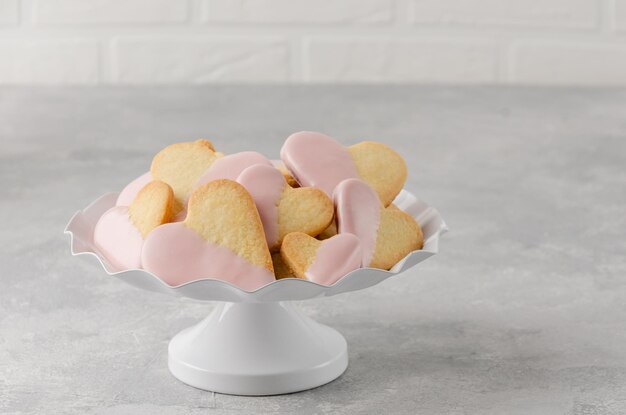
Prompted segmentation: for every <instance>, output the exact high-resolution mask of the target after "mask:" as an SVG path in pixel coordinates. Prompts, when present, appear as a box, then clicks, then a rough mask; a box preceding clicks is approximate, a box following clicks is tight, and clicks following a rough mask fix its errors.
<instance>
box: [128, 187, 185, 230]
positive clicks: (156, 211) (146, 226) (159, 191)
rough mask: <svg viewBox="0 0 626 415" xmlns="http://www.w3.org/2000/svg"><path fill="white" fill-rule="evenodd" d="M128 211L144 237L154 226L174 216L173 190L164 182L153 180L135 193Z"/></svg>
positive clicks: (169, 220) (170, 219) (168, 220)
mask: <svg viewBox="0 0 626 415" xmlns="http://www.w3.org/2000/svg"><path fill="white" fill-rule="evenodd" d="M128 212H129V216H130V220H131V221H132V222H133V224H134V225H135V226H136V227H137V229H139V232H140V233H141V236H142V237H143V238H144V239H145V238H146V236H148V234H149V233H150V232H152V230H153V229H154V228H156V227H157V226H159V225H163V224H164V223H169V222H171V221H172V219H173V218H174V192H173V191H172V188H171V187H170V186H168V185H167V184H166V183H163V182H162V181H159V180H153V181H151V182H150V183H148V184H147V185H145V186H144V187H143V188H142V189H141V190H140V191H139V193H137V196H136V197H135V199H134V200H133V201H132V203H131V204H130V206H129V207H128Z"/></svg>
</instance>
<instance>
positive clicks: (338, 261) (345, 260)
mask: <svg viewBox="0 0 626 415" xmlns="http://www.w3.org/2000/svg"><path fill="white" fill-rule="evenodd" d="M280 254H281V256H282V257H283V260H284V261H285V263H286V264H287V265H288V266H289V268H290V269H291V270H293V272H294V273H295V275H296V276H297V277H298V278H305V279H307V280H309V281H313V282H316V283H318V284H323V285H332V284H334V283H335V282H337V281H338V280H339V279H340V278H341V277H343V276H344V275H346V274H348V273H349V272H351V271H354V270H355V269H357V268H360V267H361V258H362V256H363V254H362V252H361V245H360V243H359V239H358V238H357V237H356V236H355V235H352V234H349V233H346V234H341V235H335V236H333V237H332V238H330V239H326V240H324V241H319V240H317V239H315V238H313V237H312V236H309V235H307V234H305V233H301V232H293V233H290V234H289V235H287V236H286V237H285V239H284V241H283V245H282V247H281V249H280Z"/></svg>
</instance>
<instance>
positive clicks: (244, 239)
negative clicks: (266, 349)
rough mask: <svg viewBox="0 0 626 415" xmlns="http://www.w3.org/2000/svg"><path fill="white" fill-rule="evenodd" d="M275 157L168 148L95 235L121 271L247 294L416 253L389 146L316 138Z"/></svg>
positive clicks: (200, 146)
mask: <svg viewBox="0 0 626 415" xmlns="http://www.w3.org/2000/svg"><path fill="white" fill-rule="evenodd" d="M280 156H281V160H280V161H276V160H269V159H267V158H266V157H265V156H263V155H262V154H260V153H257V152H253V151H246V152H241V153H235V154H230V155H224V154H222V153H220V152H217V151H216V150H215V148H214V147H213V144H212V143H211V142H210V141H208V140H197V141H193V142H184V143H176V144H172V145H170V146H168V147H166V148H164V149H163V150H161V151H160V152H159V153H158V154H157V155H156V156H155V157H154V159H153V160H152V165H151V167H150V172H148V173H146V174H144V175H143V176H140V177H139V178H137V179H136V180H134V181H133V182H131V183H130V184H129V185H127V186H126V187H125V188H124V190H122V192H121V193H120V195H119V197H118V199H117V203H116V206H114V207H112V208H111V209H109V210H108V211H107V212H105V213H104V214H103V215H102V217H101V218H100V220H99V221H98V223H97V225H96V227H95V229H94V243H95V245H96V247H97V248H98V250H99V251H100V254H101V255H102V256H103V257H104V258H105V259H106V260H107V261H108V262H109V263H110V264H111V265H112V266H113V267H114V268H117V269H119V270H126V269H145V270H147V271H149V272H151V273H152V274H154V275H156V276H157V277H159V278H161V279H162V280H163V281H165V282H166V283H168V284H170V285H172V286H178V285H181V284H184V283H187V282H190V281H194V280H198V279H205V278H214V279H220V280H224V281H227V282H230V283H232V284H234V285H237V286H239V287H240V288H242V289H244V290H247V291H253V290H256V289H258V288H260V287H262V286H264V285H266V284H268V283H271V282H272V281H275V280H276V279H280V278H304V279H308V280H310V281H313V282H316V283H319V284H324V285H331V284H333V283H335V282H336V281H338V280H339V279H340V278H341V277H343V276H344V275H346V274H348V273H349V272H351V271H353V270H355V269H358V268H361V267H373V268H381V269H389V268H391V267H392V266H393V265H395V264H396V263H397V262H398V261H399V260H401V259H402V258H404V257H405V256H406V255H407V254H408V253H410V252H411V251H414V250H417V249H421V248H422V245H423V235H422V231H421V229H420V227H419V225H418V224H417V223H416V222H415V219H413V217H411V216H410V215H409V214H407V213H405V212H403V211H402V210H400V209H398V208H397V207H395V206H394V205H393V204H392V201H393V200H394V199H395V197H396V196H397V195H398V193H399V192H400V190H401V189H402V187H403V185H404V182H405V180H406V175H407V171H406V165H405V163H404V160H403V159H402V157H400V155H399V154H398V153H396V152H395V151H394V150H392V149H391V148H389V147H387V146H386V145H384V144H381V143H377V142H372V141H364V142H361V143H359V144H355V145H353V146H350V147H344V146H342V145H341V144H340V143H338V142H337V141H336V140H334V139H333V138H331V137H328V136H326V135H324V134H321V133H315V132H306V131H304V132H299V133H295V134H292V135H291V136H290V137H288V138H287V140H286V141H285V143H284V145H283V147H282V149H281V152H280Z"/></svg>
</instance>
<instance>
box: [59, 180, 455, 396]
mask: <svg viewBox="0 0 626 415" xmlns="http://www.w3.org/2000/svg"><path fill="white" fill-rule="evenodd" d="M116 199H117V193H108V194H105V195H103V196H102V197H100V198H99V199H97V200H96V201H94V202H93V203H92V204H91V205H89V206H88V207H87V208H85V209H84V210H82V211H79V212H77V213H76V214H75V215H74V216H73V217H72V219H71V220H70V222H69V224H68V225H67V228H66V229H65V233H68V234H69V235H70V237H71V251H72V255H86V256H88V257H91V258H96V259H97V260H98V261H99V262H100V264H101V265H102V267H103V268H104V270H105V271H106V272H107V273H108V274H109V275H111V276H115V277H117V278H119V279H121V280H123V281H125V282H127V283H129V284H131V285H134V286H136V287H139V288H142V289H145V290H150V291H156V292H160V293H165V294H170V295H177V296H183V297H189V298H193V299H196V300H201V301H220V302H221V303H220V305H219V306H218V307H216V308H215V309H214V310H213V312H212V313H211V314H210V315H209V316H208V317H207V318H205V319H204V320H203V321H201V322H200V323H198V324H196V325H195V326H192V327H189V328H187V329H185V330H183V331H181V332H180V333H178V334H177V335H176V336H174V338H173V339H172V340H171V341H170V344H169V348H168V355H169V358H168V365H169V369H170V372H171V373H172V374H173V375H174V376H175V377H176V378H177V379H179V380H181V381H182V382H184V383H186V384H188V385H191V386H194V387H196V388H200V389H205V390H209V391H214V392H220V393H227V394H233V395H276V394H282V393H290V392H297V391H302V390H306V389H311V388H314V387H317V386H321V385H323V384H326V383H328V382H330V381H332V380H334V379H336V378H337V377H339V376H340V375H341V374H342V373H343V372H344V371H345V370H346V368H347V366H348V347H347V343H346V340H345V339H344V337H343V336H342V335H341V334H339V332H337V331H336V330H334V329H332V328H330V327H327V326H324V325H322V324H319V323H317V322H316V321H314V320H312V319H310V318H309V317H307V316H305V315H303V314H302V313H300V311H298V309H297V308H296V307H295V306H294V305H293V303H291V301H299V300H306V299H312V298H317V297H326V296H331V295H336V294H341V293H344V292H349V291H355V290H360V289H363V288H367V287H371V286H372V285H375V284H378V283H379V282H381V281H383V280H385V279H387V278H389V277H391V276H393V275H396V274H399V273H401V272H403V271H405V270H407V269H409V268H411V267H413V266H415V265H417V264H418V263H419V262H422V261H423V260H425V259H426V258H428V257H430V256H432V255H434V254H436V253H437V252H438V244H439V237H440V236H441V235H442V234H443V233H445V232H446V231H447V226H446V224H445V222H444V221H443V219H442V218H441V216H440V215H439V213H438V212H437V211H436V210H435V209H434V208H432V207H430V206H428V205H426V204H425V203H423V202H420V201H419V200H417V199H416V198H415V197H414V196H413V195H411V194H410V193H408V192H407V191H402V193H400V195H399V196H398V197H397V198H396V200H395V201H394V204H396V206H398V207H399V208H400V209H402V210H404V211H405V212H407V213H409V214H410V215H412V216H413V217H415V219H416V220H417V222H418V223H419V224H420V225H421V227H422V230H423V232H424V239H425V243H424V248H423V249H421V250H419V251H414V252H411V253H410V254H409V255H407V256H406V257H405V258H404V259H402V260H401V261H400V262H398V263H397V264H396V265H395V266H394V267H393V268H392V269H391V270H390V271H383V270H379V269H374V268H362V269H359V270H356V271H353V272H351V273H350V274H348V275H346V276H345V277H343V278H342V279H341V280H339V281H338V282H337V283H335V284H333V285H332V286H323V285H319V284H316V283H313V282H310V281H305V280H302V279H296V278H289V279H283V280H279V281H276V282H273V283H271V284H268V285H266V286H264V287H262V288H260V289H258V290H256V291H253V292H247V291H244V290H242V289H240V288H239V287H236V286H234V285H231V284H229V283H227V282H224V281H221V280H215V279H204V280H198V281H193V282H190V283H187V284H183V285H180V286H177V287H171V286H169V285H167V284H165V283H164V282H163V281H161V280H160V279H159V278H158V277H156V276H155V275H153V274H151V273H149V272H147V271H144V270H138V269H134V270H126V271H117V270H115V269H114V268H113V267H112V266H111V265H110V264H109V263H108V262H107V261H106V259H104V257H103V256H102V255H101V254H100V253H99V252H98V250H97V249H96V247H95V246H94V244H93V229H94V227H95V225H96V223H97V221H98V219H99V218H100V216H101V215H102V214H103V213H104V212H105V211H106V210H108V209H109V208H110V207H112V206H114V205H115V200H116Z"/></svg>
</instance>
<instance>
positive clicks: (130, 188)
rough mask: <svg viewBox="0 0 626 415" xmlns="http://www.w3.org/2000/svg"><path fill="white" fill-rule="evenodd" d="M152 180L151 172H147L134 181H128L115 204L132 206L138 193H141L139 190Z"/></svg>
mask: <svg viewBox="0 0 626 415" xmlns="http://www.w3.org/2000/svg"><path fill="white" fill-rule="evenodd" d="M151 181H152V175H151V174H150V172H147V173H144V174H142V175H141V176H139V177H137V178H136V179H135V180H133V181H132V182H130V183H128V184H127V185H126V187H125V188H124V189H122V191H121V192H120V195H119V196H118V197H117V201H116V202H115V206H130V204H131V203H132V202H133V200H135V197H136V196H137V193H139V191H140V190H141V189H143V187H144V186H145V185H147V184H148V183H150V182H151Z"/></svg>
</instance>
